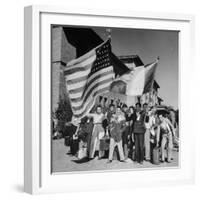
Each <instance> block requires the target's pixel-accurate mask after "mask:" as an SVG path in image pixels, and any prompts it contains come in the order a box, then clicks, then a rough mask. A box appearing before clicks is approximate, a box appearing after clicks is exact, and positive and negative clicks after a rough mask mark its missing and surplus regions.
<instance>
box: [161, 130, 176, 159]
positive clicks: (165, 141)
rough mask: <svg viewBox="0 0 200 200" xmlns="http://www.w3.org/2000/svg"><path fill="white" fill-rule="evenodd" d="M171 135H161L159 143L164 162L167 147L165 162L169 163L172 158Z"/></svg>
mask: <svg viewBox="0 0 200 200" xmlns="http://www.w3.org/2000/svg"><path fill="white" fill-rule="evenodd" d="M172 139H173V138H172V133H171V132H169V133H168V134H163V135H162V141H161V158H162V161H165V146H166V145H167V161H168V162H170V161H171V158H172V149H173V140H172Z"/></svg>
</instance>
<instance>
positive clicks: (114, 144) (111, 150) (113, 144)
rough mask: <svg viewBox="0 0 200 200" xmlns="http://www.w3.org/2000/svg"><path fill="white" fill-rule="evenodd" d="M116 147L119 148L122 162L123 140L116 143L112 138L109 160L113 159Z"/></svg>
mask: <svg viewBox="0 0 200 200" xmlns="http://www.w3.org/2000/svg"><path fill="white" fill-rule="evenodd" d="M115 146H117V148H118V151H119V157H120V160H124V152H123V147H122V140H120V141H119V142H116V141H115V140H114V139H113V138H110V146H109V157H108V159H109V160H112V159H113V152H114V149H115Z"/></svg>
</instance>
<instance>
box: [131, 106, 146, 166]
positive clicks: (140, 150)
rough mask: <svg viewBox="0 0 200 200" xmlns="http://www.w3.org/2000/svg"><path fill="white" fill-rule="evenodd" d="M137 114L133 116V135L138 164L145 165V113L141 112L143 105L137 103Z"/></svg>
mask: <svg viewBox="0 0 200 200" xmlns="http://www.w3.org/2000/svg"><path fill="white" fill-rule="evenodd" d="M135 106H136V112H135V113H134V116H133V134H134V138H135V159H136V161H137V162H138V163H140V164H143V161H144V134H145V125H144V118H145V113H144V112H143V111H142V110H141V104H140V103H136V105H135Z"/></svg>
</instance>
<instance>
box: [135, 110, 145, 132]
mask: <svg viewBox="0 0 200 200" xmlns="http://www.w3.org/2000/svg"><path fill="white" fill-rule="evenodd" d="M144 118H145V114H144V112H141V113H140V118H139V120H138V119H137V115H136V113H134V115H133V132H134V133H135V134H142V133H145V125H144Z"/></svg>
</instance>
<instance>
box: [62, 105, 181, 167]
mask: <svg viewBox="0 0 200 200" xmlns="http://www.w3.org/2000/svg"><path fill="white" fill-rule="evenodd" d="M176 129H177V122H176V120H174V118H173V116H171V115H170V113H169V112H168V111H167V110H159V109H157V107H156V106H149V105H148V104H147V103H144V104H143V105H141V104H140V103H136V104H135V107H133V106H130V107H128V106H127V105H126V104H116V105H115V104H113V102H111V103H110V104H109V105H108V106H107V107H105V106H104V107H103V106H102V105H100V104H99V105H97V106H96V107H95V112H93V113H89V114H88V115H87V116H86V117H84V118H83V119H81V121H80V123H79V124H78V125H77V124H76V125H74V124H73V121H72V123H67V124H66V129H65V139H66V142H65V144H66V145H68V146H70V151H71V153H72V154H74V155H77V156H78V158H79V159H82V158H83V157H87V159H88V160H92V159H94V158H98V159H102V158H106V159H107V163H111V162H112V160H113V156H114V157H116V158H117V159H118V160H119V161H120V162H128V161H130V160H133V161H135V162H137V163H140V164H143V162H144V160H145V161H147V162H153V159H154V158H153V150H154V149H158V152H160V153H159V156H158V159H159V162H171V161H172V159H173V158H172V150H173V145H174V144H175V143H177V142H178V138H177V134H176Z"/></svg>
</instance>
